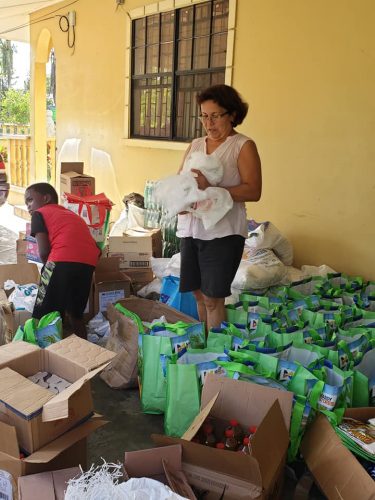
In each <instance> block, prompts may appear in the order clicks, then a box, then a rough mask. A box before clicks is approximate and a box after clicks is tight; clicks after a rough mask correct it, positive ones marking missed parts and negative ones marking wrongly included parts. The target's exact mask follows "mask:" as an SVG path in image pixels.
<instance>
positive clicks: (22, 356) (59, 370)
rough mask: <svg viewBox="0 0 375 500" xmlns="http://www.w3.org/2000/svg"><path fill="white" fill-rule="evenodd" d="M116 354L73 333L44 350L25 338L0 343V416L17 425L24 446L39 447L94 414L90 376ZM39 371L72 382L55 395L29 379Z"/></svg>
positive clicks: (31, 448)
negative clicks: (29, 342) (20, 340)
mask: <svg viewBox="0 0 375 500" xmlns="http://www.w3.org/2000/svg"><path fill="white" fill-rule="evenodd" d="M114 357H115V354H114V353H112V352H111V351H108V350H107V349H104V348H102V347H99V346H97V345H94V344H92V343H90V342H88V341H87V340H83V339H81V338H79V337H77V336H75V335H71V336H70V337H68V338H66V339H64V340H61V341H60V342H56V343H55V344H52V345H50V346H49V347H47V348H46V349H40V348H39V347H37V346H32V348H30V344H28V343H26V342H15V343H11V344H8V345H6V346H2V347H0V401H1V403H0V420H1V421H2V422H5V423H7V424H9V425H13V426H14V427H15V428H16V429H17V438H18V443H19V445H20V447H21V448H22V449H23V450H24V451H26V452H27V453H32V452H34V451H36V450H38V449H39V448H41V447H43V446H44V445H45V444H47V443H49V442H50V441H53V440H54V439H56V438H57V437H58V436H60V435H62V434H63V433H65V432H66V431H68V430H69V429H71V428H72V427H73V426H75V425H77V424H79V423H80V422H82V421H84V420H86V419H88V418H89V417H90V416H91V415H92V413H93V410H94V408H93V401H92V396H91V389H90V383H89V380H90V379H91V378H92V377H94V376H95V375H96V374H97V373H99V372H100V371H101V370H102V369H103V368H104V367H105V366H106V365H107V364H108V362H109V361H110V360H111V359H112V358H114ZM39 371H46V372H49V373H54V374H56V375H58V376H59V377H62V378H63V379H65V380H67V381H68V382H70V383H71V385H70V386H69V387H68V388H67V389H65V390H64V391H62V392H60V393H59V394H57V395H55V394H53V393H52V392H50V391H48V390H47V389H44V388H43V387H40V386H39V385H37V384H34V383H33V382H31V381H30V380H28V379H27V377H29V376H31V375H34V374H35V373H37V372H39Z"/></svg>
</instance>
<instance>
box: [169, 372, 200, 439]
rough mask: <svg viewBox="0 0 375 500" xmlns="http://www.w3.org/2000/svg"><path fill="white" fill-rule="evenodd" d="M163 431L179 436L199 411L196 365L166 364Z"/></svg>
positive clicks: (198, 385) (198, 386)
mask: <svg viewBox="0 0 375 500" xmlns="http://www.w3.org/2000/svg"><path fill="white" fill-rule="evenodd" d="M167 381H168V383H167V394H166V409H165V415H164V432H165V434H167V436H175V437H181V436H182V435H183V434H184V432H185V431H186V430H187V429H188V428H189V426H190V424H191V423H192V421H193V420H194V418H195V417H196V416H197V415H198V413H199V411H200V384H199V380H198V373H197V368H196V365H189V364H173V363H169V364H168V366H167Z"/></svg>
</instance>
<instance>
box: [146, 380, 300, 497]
mask: <svg viewBox="0 0 375 500" xmlns="http://www.w3.org/2000/svg"><path fill="white" fill-rule="evenodd" d="M292 401H293V394H292V393H291V392H287V391H285V392H283V391H279V390H277V389H270V388H267V387H261V386H259V385H256V384H250V383H248V382H242V381H238V380H232V379H228V378H224V377H218V376H217V375H212V374H210V375H208V376H207V378H206V381H205V384H204V386H203V390H202V403H201V407H202V411H201V412H200V413H199V415H198V416H197V417H196V418H195V420H194V421H193V423H192V424H191V426H190V427H189V429H188V430H187V431H186V433H185V434H184V435H183V436H182V439H177V438H172V437H168V436H162V435H153V436H152V439H153V440H154V442H155V443H156V444H157V445H159V446H165V445H170V444H180V445H181V446H182V456H183V466H182V470H183V471H184V473H185V475H186V477H187V480H188V482H189V483H190V484H191V485H193V486H196V487H197V488H200V489H203V490H209V491H210V492H211V493H212V495H213V496H212V498H217V495H218V494H219V496H220V494H221V493H222V492H223V487H224V486H225V485H227V486H226V490H225V498H226V499H228V500H230V499H233V500H237V499H240V498H252V499H263V498H264V499H265V498H270V497H272V498H276V497H277V496H278V495H279V494H280V492H281V489H282V483H283V476H284V464H285V458H286V453H287V449H288V445H289V425H290V417H291V411H292ZM208 416H210V417H211V418H213V420H214V421H218V423H221V424H222V425H223V423H224V422H228V421H229V420H230V419H232V418H235V419H236V420H238V422H239V424H240V425H241V426H242V427H243V428H244V429H246V428H248V427H249V426H250V425H256V426H257V431H256V433H255V434H254V435H253V436H252V439H251V444H252V455H251V456H248V455H244V454H242V453H235V452H230V451H226V450H218V449H216V448H210V447H208V446H204V445H202V444H199V443H195V442H192V441H191V440H192V439H193V437H194V436H195V435H196V434H197V432H198V431H199V429H200V427H201V426H202V424H203V422H204V421H205V419H206V418H207V417H208ZM204 471H206V472H204ZM215 495H216V496H215ZM207 498H211V497H210V496H209V497H207Z"/></svg>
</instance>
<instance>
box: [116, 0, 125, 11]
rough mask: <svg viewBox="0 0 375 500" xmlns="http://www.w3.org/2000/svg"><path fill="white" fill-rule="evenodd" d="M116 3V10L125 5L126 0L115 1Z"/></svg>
mask: <svg viewBox="0 0 375 500" xmlns="http://www.w3.org/2000/svg"><path fill="white" fill-rule="evenodd" d="M115 2H116V10H117V9H118V8H119V7H120V5H125V0H115Z"/></svg>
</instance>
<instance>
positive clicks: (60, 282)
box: [33, 262, 95, 319]
mask: <svg viewBox="0 0 375 500" xmlns="http://www.w3.org/2000/svg"><path fill="white" fill-rule="evenodd" d="M94 269H95V267H94V266H90V265H88V264H81V263H79V262H47V263H46V264H45V266H44V267H43V269H42V273H41V277H40V284H39V290H38V295H37V297H36V301H35V306H34V311H33V318H36V319H40V318H41V317H42V316H44V315H45V314H48V313H50V312H53V311H58V312H59V313H60V315H61V317H64V313H65V312H67V313H68V314H69V315H70V316H71V317H72V318H75V319H81V318H82V316H83V312H84V310H85V307H86V304H87V300H88V298H89V294H90V288H91V281H92V275H93V272H94Z"/></svg>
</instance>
